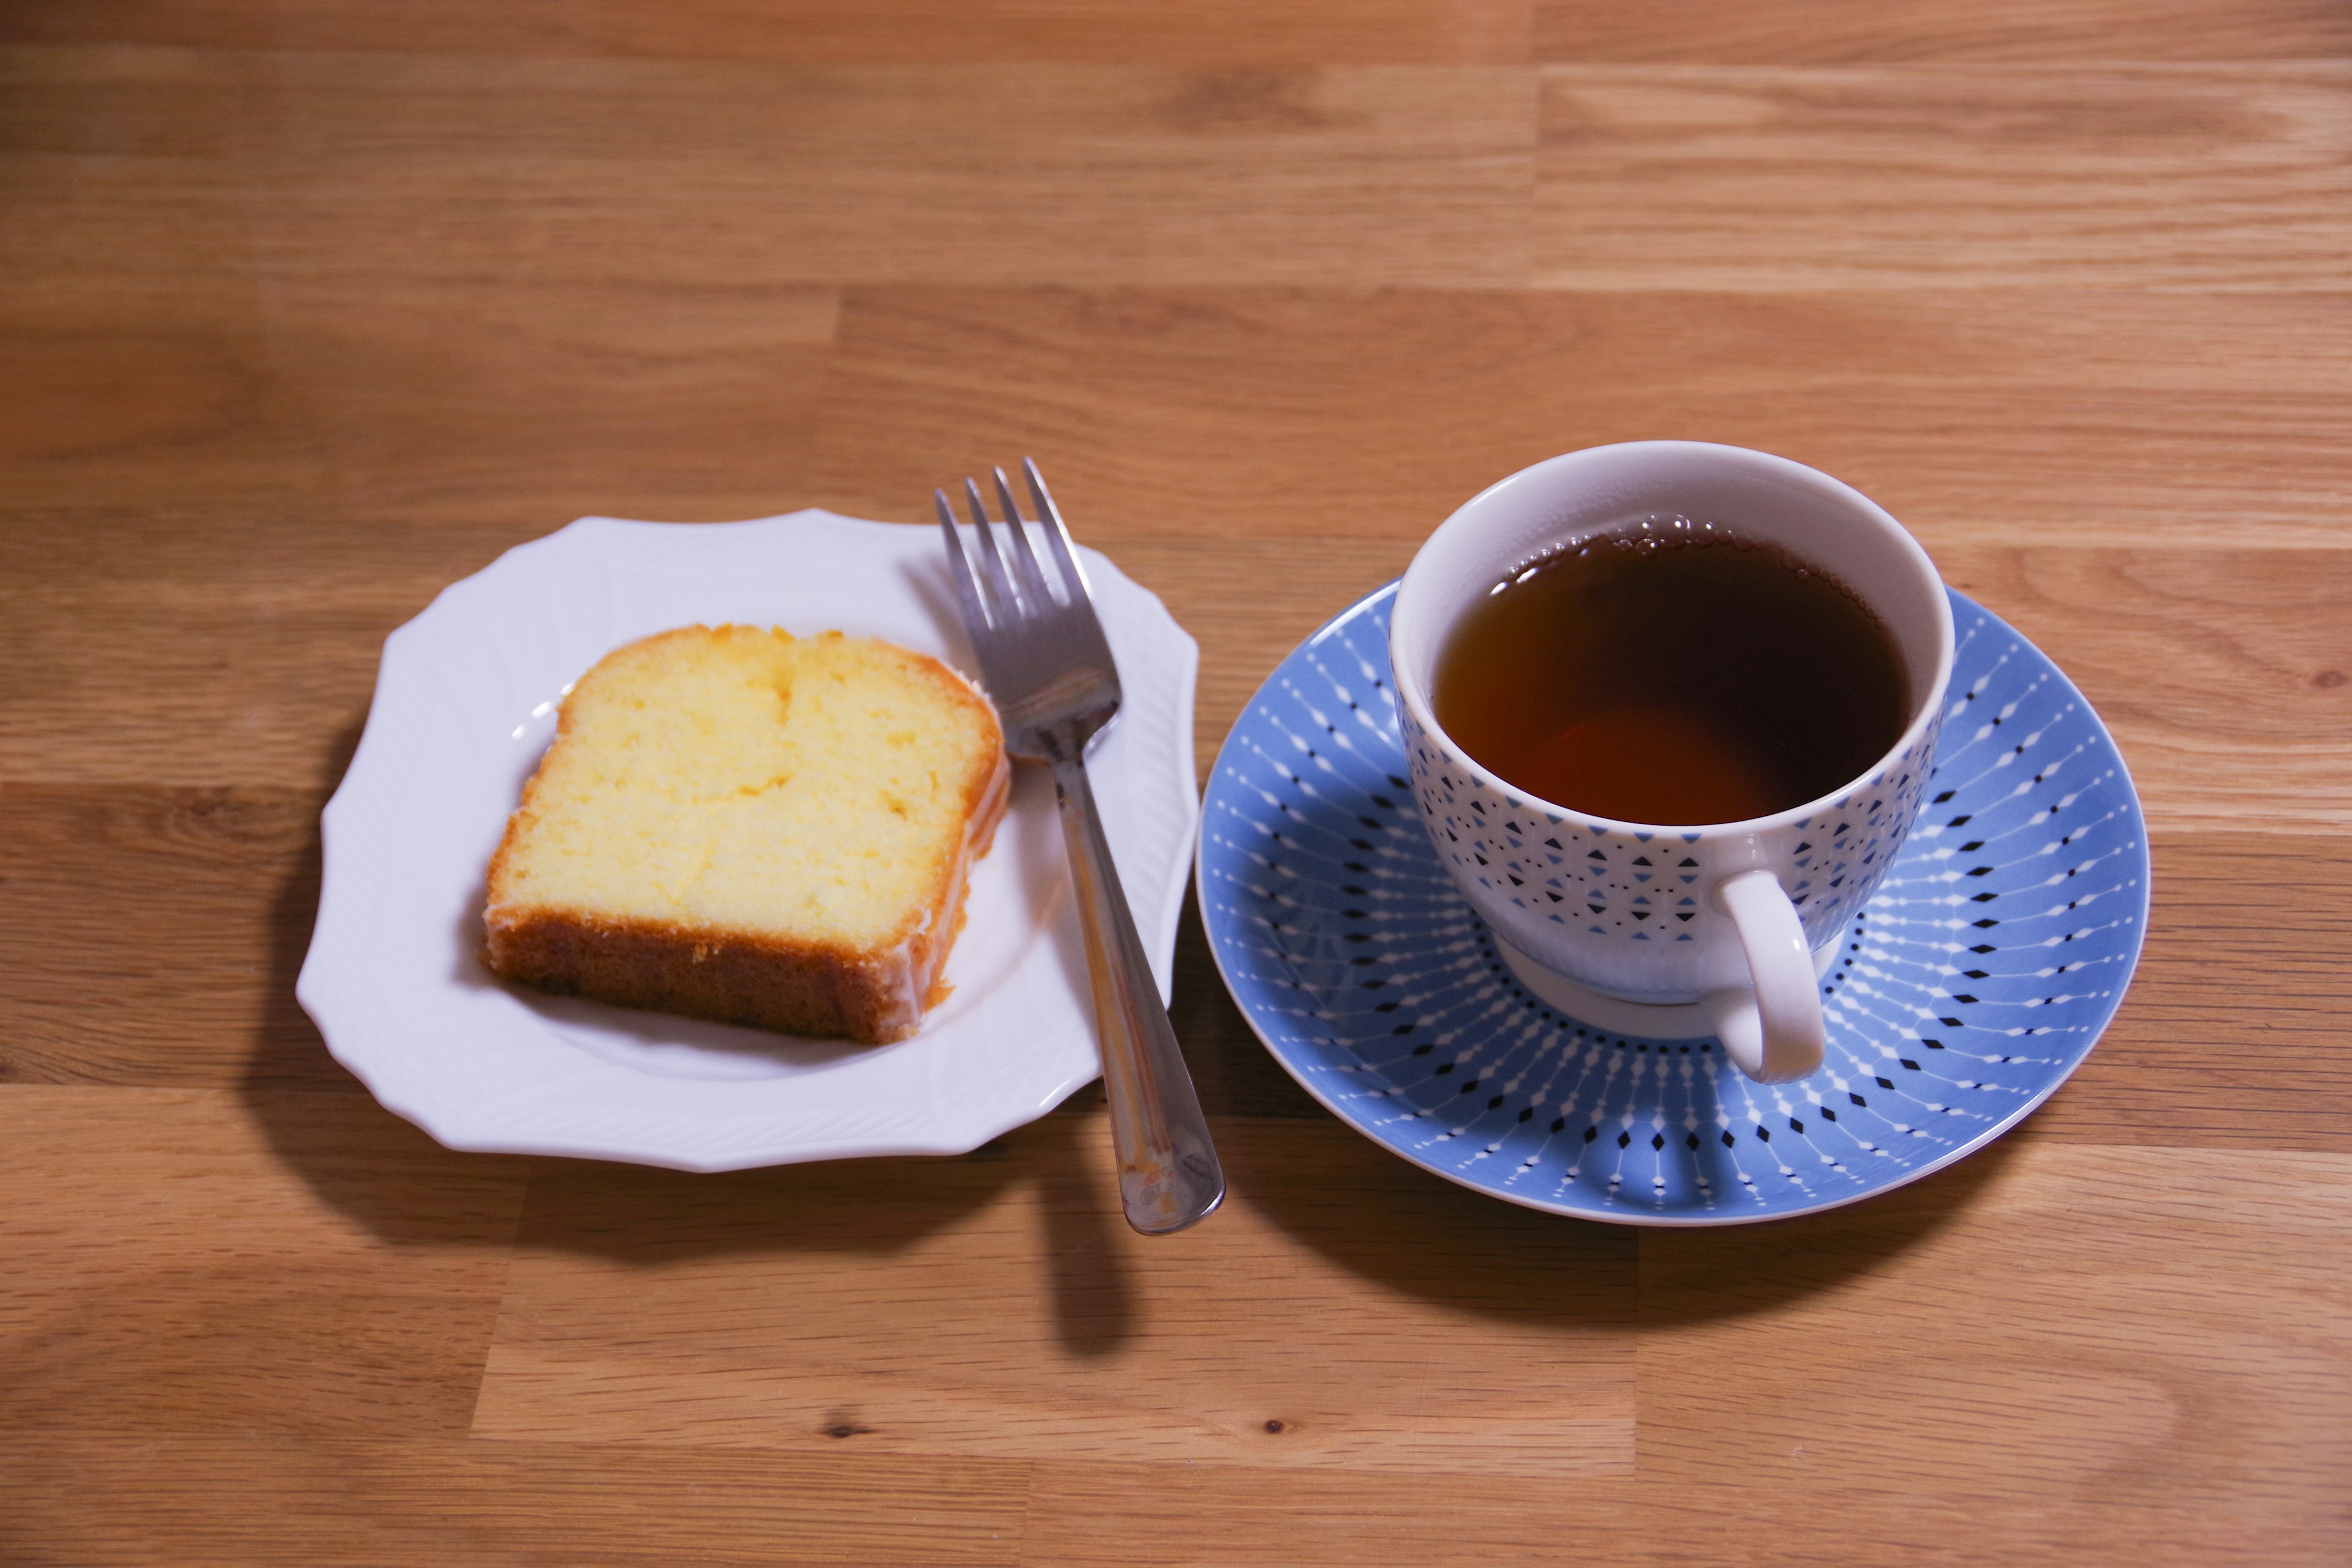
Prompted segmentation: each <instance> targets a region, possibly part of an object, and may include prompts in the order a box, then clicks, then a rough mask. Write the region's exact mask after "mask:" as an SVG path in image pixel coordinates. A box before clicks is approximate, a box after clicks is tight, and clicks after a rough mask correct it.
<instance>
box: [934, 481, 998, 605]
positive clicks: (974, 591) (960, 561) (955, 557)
mask: <svg viewBox="0 0 2352 1568" xmlns="http://www.w3.org/2000/svg"><path fill="white" fill-rule="evenodd" d="M931 499H932V500H935V501H937V502H939V506H940V528H941V529H942V530H944V531H945V532H946V533H947V536H948V563H949V565H950V568H951V569H952V574H953V576H954V577H955V585H956V602H957V603H958V604H959V605H961V606H962V609H963V629H964V630H965V631H966V632H968V633H970V634H971V640H972V641H974V642H975V643H976V642H978V641H979V640H980V636H981V634H982V632H984V631H987V630H989V629H990V624H989V616H988V606H987V605H986V604H985V603H984V602H983V601H982V598H981V593H980V584H978V583H976V582H974V581H973V580H972V575H971V562H970V561H969V560H967V559H966V558H965V556H964V552H963V533H962V531H961V530H960V529H958V528H957V527H956V516H955V509H954V508H953V507H951V506H950V505H948V492H947V491H945V490H939V489H935V490H933V491H932V492H931Z"/></svg>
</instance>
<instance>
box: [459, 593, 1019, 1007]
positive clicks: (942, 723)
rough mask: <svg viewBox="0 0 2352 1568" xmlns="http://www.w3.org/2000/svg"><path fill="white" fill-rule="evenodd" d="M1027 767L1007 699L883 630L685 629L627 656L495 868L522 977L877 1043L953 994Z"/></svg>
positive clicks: (638, 1003) (506, 971) (498, 959)
mask: <svg viewBox="0 0 2352 1568" xmlns="http://www.w3.org/2000/svg"><path fill="white" fill-rule="evenodd" d="M1009 778H1010V770H1009V769H1008V767H1007V765H1006V763H1005V759H1004V743H1003V732H1002V731H1001V730H1000V729H999V727H998V725H997V720H996V711H995V710H994V709H993V708H992V707H991V706H990V705H989V702H988V700H987V699H986V698H985V697H982V695H981V694H980V693H979V692H978V691H976V690H974V689H973V688H972V687H971V684H970V683H969V682H967V681H966V680H965V679H963V678H962V677H961V676H960V675H958V674H956V673H955V671H953V670H951V669H950V668H947V667H946V666H945V665H943V664H941V663H940V662H939V661H938V660H937V659H934V658H926V657H925V656H923V655H921V654H919V653H910V652H908V650H907V649H905V648H902V647H893V646H892V645H891V644H889V643H886V642H880V641H877V640H876V639H873V638H870V637H844V636H842V635H841V634H840V633H838V632H827V633H824V635H822V636H819V637H793V636H791V635H789V634H787V633H785V632H782V631H766V630H761V629H759V628H756V627H751V626H719V627H717V628H715V629H714V628H712V627H709V626H686V627H683V628H681V629H679V630H677V631H673V632H663V633H661V634H660V635H659V636H656V637H646V639H645V640H644V641H642V642H635V643H631V644H630V645H629V646H627V647H623V648H619V649H616V650H615V651H614V652H612V653H610V654H607V655H606V656H605V657H604V659H603V660H601V661H600V662H599V663H598V664H597V666H596V668H593V669H592V670H590V671H589V672H588V673H587V674H586V675H584V676H583V677H582V678H581V679H580V681H579V683H578V685H577V686H575V687H574V688H573V689H572V694H571V696H570V697H568V698H566V699H565V700H564V703H563V708H562V717H561V719H560V721H559V723H558V727H557V730H556V737H555V743H554V744H553V745H552V746H551V747H550V748H549V749H548V752H547V756H546V758H545V759H544V760H543V761H541V763H540V765H539V772H538V773H535V774H533V775H532V777H531V780H530V784H526V785H525V786H524V788H523V795H522V805H521V806H520V809H518V810H517V811H516V812H515V814H514V816H513V817H512V818H511V819H510V820H509V822H508V824H507V831H506V837H505V839H504V840H503V841H502V842H500V844H499V851H498V855H497V857H496V858H493V859H492V860H491V862H490V874H489V901H488V908H487V910H486V911H485V915H484V922H485V925H486V926H487V928H488V931H487V938H488V940H487V942H486V947H485V952H486V956H487V959H488V963H489V966H490V968H491V969H492V970H494V971H496V972H497V973H499V974H501V975H503V976H505V977H506V978H507V979H509V980H515V981H520V982H521V983H522V984H526V985H532V986H536V987H538V988H539V989H541V990H542V991H554V992H562V993H567V994H579V995H583V996H590V997H594V998H595V999H597V1000H599V1001H604V1002H611V1003H615V1004H618V1005H622V1006H625V1007H648V1008H654V1009H656V1010H658V1011H662V1012H667V1013H683V1014H687V1015H688V1016H693V1017H698V1018H715V1019H718V1020H719V1021H720V1022H723V1023H730V1024H750V1025H754V1026H759V1027H761V1028H767V1029H776V1030H781V1031H782V1032H784V1033H786V1034H794V1035H828V1036H846V1037H849V1038H851V1039H855V1040H862V1041H865V1042H866V1043H868V1044H879V1043H881V1042H883V1041H886V1040H895V1039H900V1038H903V1037H906V1036H908V1035H911V1034H913V1033H914V1032H915V1030H916V1029H917V1028H918V1027H919V1026H920V1025H921V1023H922V1020H923V1010H924V1008H926V1007H927V1006H929V1005H931V1004H933V1003H935V1002H937V1001H938V1000H939V999H940V997H942V996H944V995H945V994H946V986H945V984H944V983H943V981H942V979H941V974H942V972H943V970H944V969H945V966H946V963H947V955H948V949H949V946H950V944H951V943H952V942H954V940H955V935H956V931H957V930H958V928H959V927H960V926H961V922H962V916H963V892H964V879H965V874H966V872H967V871H968V870H969V869H970V868H971V863H972V862H973V861H974V860H975V859H977V858H979V857H980V856H981V855H982V854H984V853H985V852H986V851H987V848H988V844H989V839H990V837H991V836H992V834H993V833H994V832H995V829H996V823H997V819H998V818H999V817H1000V816H1003V812H1004V803H1005V797H1006V794H1007V785H1008V780H1009Z"/></svg>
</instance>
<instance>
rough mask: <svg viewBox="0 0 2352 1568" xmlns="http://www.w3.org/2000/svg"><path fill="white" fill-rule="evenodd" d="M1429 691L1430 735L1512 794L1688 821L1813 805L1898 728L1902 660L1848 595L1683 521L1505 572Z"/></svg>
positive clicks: (1744, 543)
mask: <svg viewBox="0 0 2352 1568" xmlns="http://www.w3.org/2000/svg"><path fill="white" fill-rule="evenodd" d="M1906 687H1907V683H1906V679H1905V676H1904V668H1903V656H1902V653H1901V651H1900V650H1899V649H1898V648H1897V647H1895V639H1894V637H1892V635H1890V634H1889V632H1888V631H1887V629H1886V627H1885V626H1884V625H1882V624H1881V623H1880V622H1879V620H1878V618H1877V617H1876V616H1874V615H1873V614H1872V613H1871V611H1870V610H1869V609H1868V608H1866V607H1865V606H1864V605H1863V603H1862V602H1861V601H1860V600H1859V599H1856V598H1855V597H1854V596H1853V595H1852V594H1851V593H1849V592H1848V591H1847V590H1846V589H1845V588H1844V587H1843V585H1841V584H1838V583H1837V582H1835V581H1834V580H1833V579H1832V578H1830V577H1828V576H1826V575H1825V574H1822V573H1821V572H1819V571H1817V570H1815V569H1814V568H1813V567H1811V565H1809V564H1808V563H1805V562H1803V561H1801V560H1800V559H1798V558H1797V557H1795V556H1793V555H1791V554H1790V553H1789V552H1786V551H1785V550H1783V549H1781V548H1780V547H1779V546H1776V545H1771V544H1766V543H1761V542H1757V541H1754V540H1748V539H1742V538H1740V537H1739V536H1738V533H1737V532H1736V531H1733V530H1730V529H1727V528H1724V527H1720V526H1717V525H1716V524H1713V523H1707V522H1694V521H1691V520H1690V519H1688V518H1675V519H1673V520H1671V521H1650V520H1644V521H1635V522H1633V523H1632V524H1630V525H1628V526H1623V527H1620V528H1617V529H1612V530H1610V531H1604V532H1601V533H1597V534H1594V535H1591V536H1587V537H1584V538H1580V539H1575V540H1571V541H1569V542H1567V543H1565V544H1563V545H1561V546H1559V548H1557V549H1555V550H1553V551H1551V552H1547V553H1546V554H1545V555H1544V556H1542V557H1540V558H1538V559H1536V560H1534V561H1531V562H1528V563H1524V564H1523V565H1522V566H1521V567H1520V569H1519V570H1518V571H1517V572H1516V573H1515V574H1513V575H1511V576H1510V577H1508V578H1507V579H1506V580H1504V581H1503V582H1501V583H1498V584H1496V585H1495V587H1494V589H1493V591H1492V592H1491V593H1489V594H1488V595H1487V596H1486V598H1485V599H1484V600H1482V601H1480V602H1479V603H1478V604H1477V605H1475V606H1474V607H1473V608H1472V609H1470V610H1469V611H1468V612H1467V613H1466V614H1465V616H1464V617H1463V619H1462V621H1461V623H1460V624H1459V625H1458V626H1456V627H1455V628H1454V635H1453V637H1451V639H1449V640H1448V641H1447V643H1446V645H1445V647H1444V649H1443V650H1442V651H1441V652H1440V654H1439V656H1438V660H1437V676H1436V679H1435V681H1434V682H1433V691H1432V694H1431V697H1432V700H1433V703H1434V705H1435V709H1436V714H1437V722H1438V724H1439V725H1440V726H1441V727H1442V728H1443V729H1444V731H1445V732H1446V733H1447V734H1449V735H1451V736H1452V737H1453V738H1454V741H1455V742H1458V743H1459V744H1460V745H1461V747H1462V749H1463V750H1464V751H1465V752H1469V753H1470V755H1472V756H1473V757H1475V758H1476V759H1477V760H1478V761H1479V762H1481V763H1485V764H1486V767H1487V768H1489V769H1491V770H1492V771H1493V772H1494V773H1497V774H1499V775H1500V776H1501V777H1503V778H1504V779H1506V780H1507V781H1508V782H1509V783H1510V784H1513V785H1515V786H1516V787H1517V788H1518V789H1521V790H1524V791H1526V792H1527V793H1528V794H1529V795H1535V796H1537V797H1538V798H1539V799H1543V800H1548V801H1550V802H1552V803H1553V804H1555V805H1565V806H1572V807H1574V808H1575V809H1577V810H1579V811H1585V812H1591V814H1593V815H1594V816H1609V817H1615V818H1617V819H1619V820H1620V821H1626V822H1646V823H1662V824H1664V823H1671V824H1678V825H1679V824H1687V825H1689V826H1700V825H1702V824H1706V823H1719V822H1740V821H1745V820H1747V819H1748V818H1749V817H1757V816H1771V815H1772V814H1774V813H1775V812H1781V811H1786V810H1788V809H1789V808H1790V807H1791V806H1797V805H1803V804H1804V803H1805V802H1807V801H1809V800H1812V799H1814V798H1816V797H1818V796H1820V795H1827V794H1828V793H1830V792H1831V791H1832V790H1834V789H1836V788H1838V787H1839V786H1840V785H1842V784H1845V783H1847V782H1848V781H1850V780H1852V779H1853V778H1855V777H1856V776H1857V775H1859V774H1861V773H1864V771H1865V770H1867V769H1868V768H1869V767H1870V766H1871V764H1872V763H1875V762H1876V761H1877V760H1878V759H1879V758H1880V757H1881V756H1882V755H1884V754H1885V752H1886V751H1887V750H1888V748H1890V747H1892V746H1893V745H1894V744H1895V741H1896V740H1897V739H1899V738H1900V737H1901V735H1902V733H1903V728H1904V724H1905V722H1906V720H1907V719H1908V718H1909V716H1910V714H1909V708H1910V704H1909V701H1908V700H1907V697H1906Z"/></svg>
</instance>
